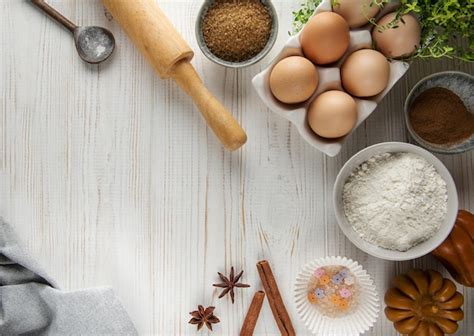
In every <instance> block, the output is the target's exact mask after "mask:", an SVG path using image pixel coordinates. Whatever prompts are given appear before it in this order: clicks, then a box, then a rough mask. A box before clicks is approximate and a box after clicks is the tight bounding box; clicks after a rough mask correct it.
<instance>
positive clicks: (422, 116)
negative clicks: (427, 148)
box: [409, 87, 474, 145]
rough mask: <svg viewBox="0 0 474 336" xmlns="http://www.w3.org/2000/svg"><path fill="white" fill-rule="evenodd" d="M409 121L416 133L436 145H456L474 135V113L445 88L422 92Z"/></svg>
mask: <svg viewBox="0 0 474 336" xmlns="http://www.w3.org/2000/svg"><path fill="white" fill-rule="evenodd" d="M409 118H410V123H411V126H412V128H413V130H414V131H415V132H416V134H418V135H419V136H420V137H421V138H422V139H424V140H426V141H427V142H430V143H433V144H443V145H447V144H449V145H454V144H457V143H461V142H463V141H464V140H466V139H468V138H469V137H471V136H472V135H473V134H474V114H472V113H470V111H468V110H467V108H466V106H465V105H464V103H463V102H462V100H461V98H459V97H458V96H457V95H456V94H455V93H453V92H452V91H450V90H448V89H445V88H441V87H434V88H431V89H428V90H426V91H424V92H422V93H421V94H420V95H419V96H418V97H417V98H416V99H415V101H414V102H413V104H412V106H411V108H410V111H409Z"/></svg>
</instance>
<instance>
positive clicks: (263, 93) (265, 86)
mask: <svg viewBox="0 0 474 336" xmlns="http://www.w3.org/2000/svg"><path fill="white" fill-rule="evenodd" d="M392 10H393V5H387V6H385V7H384V9H383V10H382V11H381V12H380V13H379V14H378V15H377V18H379V17H381V16H383V15H385V14H386V13H387V12H390V11H392ZM330 11H332V7H331V0H323V1H322V2H321V3H320V4H319V6H318V7H317V8H316V10H315V11H314V14H313V15H315V14H318V13H321V12H330ZM371 28H372V26H371V25H370V24H367V25H366V26H364V27H362V28H359V29H352V30H351V31H350V44H349V49H348V50H347V52H346V54H345V55H344V56H343V57H342V58H341V59H340V60H339V61H337V62H336V63H335V64H331V65H329V66H317V68H318V75H319V85H318V88H317V90H316V92H315V93H314V94H313V96H312V97H311V98H310V99H309V100H307V101H306V102H304V103H301V104H293V105H288V104H283V103H281V102H279V101H278V100H277V99H275V97H274V96H273V94H272V93H271V91H270V84H269V78H270V73H271V71H272V69H273V67H274V66H275V64H277V63H278V62H279V61H280V60H282V59H283V58H286V57H289V56H303V51H302V49H301V43H300V35H301V31H302V30H301V31H300V32H299V33H298V34H297V35H295V36H292V37H290V38H289V39H288V40H287V42H286V43H285V45H284V46H283V49H282V50H281V51H280V53H279V54H278V55H277V56H276V57H275V59H274V60H273V61H272V63H271V64H270V65H269V66H268V67H267V68H266V69H265V70H263V71H262V72H260V73H259V74H257V75H256V76H255V77H254V78H253V79H252V84H253V86H254V88H255V90H256V91H257V93H258V95H259V96H260V98H261V99H262V101H263V102H264V103H265V105H266V106H267V107H268V108H269V109H270V110H272V111H273V112H275V113H276V114H277V115H279V116H281V117H283V118H285V119H287V120H289V121H290V122H291V123H292V124H293V125H295V126H296V128H297V129H298V132H299V133H300V134H301V136H302V137H303V138H304V139H305V140H306V141H307V142H308V143H309V144H310V145H312V146H313V147H315V148H317V149H318V150H320V151H321V152H323V153H324V154H326V155H328V156H336V155H337V154H338V153H339V152H340V150H341V148H342V144H343V143H344V140H345V138H346V137H347V136H345V137H342V138H337V139H326V138H322V137H320V136H318V135H317V134H316V133H314V132H313V131H312V130H311V128H310V127H309V125H308V122H307V120H306V119H307V118H306V112H307V110H308V107H309V105H310V104H311V102H312V101H313V100H314V99H315V98H316V97H317V96H318V95H320V94H321V93H323V92H324V91H328V90H340V91H343V88H342V84H341V76H340V67H341V65H342V64H343V63H344V61H345V59H346V58H347V56H349V55H350V54H351V53H353V52H354V51H357V50H360V49H369V48H371V47H372V36H371V34H370V29H371ZM408 67H409V65H408V63H406V62H401V61H391V62H390V78H389V82H388V85H387V87H386V88H385V90H383V91H382V92H381V93H379V94H378V95H376V96H374V97H370V98H365V99H361V98H356V97H354V99H355V101H356V104H357V112H358V118H357V123H356V125H355V127H354V129H353V131H354V130H355V129H356V128H357V127H358V126H359V125H360V124H362V123H363V122H364V120H365V119H367V118H368V117H369V116H370V115H371V114H372V112H374V110H375V109H376V108H377V104H378V103H379V102H380V101H381V100H382V99H383V97H385V95H386V94H387V93H388V92H389V91H390V90H391V89H392V87H393V86H394V85H395V83H396V82H397V81H398V80H399V79H400V78H401V77H402V76H403V75H404V74H405V72H406V71H407V70H408Z"/></svg>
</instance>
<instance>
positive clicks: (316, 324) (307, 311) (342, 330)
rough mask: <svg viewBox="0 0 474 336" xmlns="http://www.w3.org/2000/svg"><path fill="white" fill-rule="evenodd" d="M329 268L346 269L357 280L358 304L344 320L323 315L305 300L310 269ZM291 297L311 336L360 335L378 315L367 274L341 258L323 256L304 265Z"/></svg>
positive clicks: (375, 292)
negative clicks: (338, 267) (334, 266)
mask: <svg viewBox="0 0 474 336" xmlns="http://www.w3.org/2000/svg"><path fill="white" fill-rule="evenodd" d="M332 265H340V266H345V267H347V268H348V269H349V270H350V271H351V272H352V274H353V275H354V277H355V278H356V279H357V284H358V299H357V300H358V304H357V306H356V307H355V309H354V311H352V312H350V313H348V315H345V316H344V317H328V316H325V315H323V314H322V313H321V312H320V311H319V310H318V308H317V307H316V306H315V305H313V304H311V303H310V302H309V301H308V299H307V294H308V283H309V281H310V279H311V276H312V275H313V272H314V270H316V269H317V268H318V267H321V266H332ZM294 294H295V296H294V299H295V304H296V309H297V311H298V315H299V317H300V318H301V320H302V321H303V322H304V324H305V325H306V327H307V328H308V329H309V330H310V331H311V332H312V333H313V334H314V335H324V336H331V335H334V336H350V335H360V334H362V333H364V332H365V331H367V330H369V329H370V328H371V327H372V326H373V325H374V323H375V321H377V317H378V314H379V299H378V296H377V290H376V288H375V285H374V283H373V281H372V280H371V279H370V276H369V274H367V272H366V271H365V270H363V269H362V266H360V265H359V264H358V263H357V262H355V261H353V260H350V259H347V258H345V257H325V258H321V259H317V260H315V261H312V262H310V263H308V264H306V265H305V266H304V267H303V269H302V270H301V272H300V273H299V274H298V276H297V277H296V282H295V292H294Z"/></svg>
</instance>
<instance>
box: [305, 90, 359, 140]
mask: <svg viewBox="0 0 474 336" xmlns="http://www.w3.org/2000/svg"><path fill="white" fill-rule="evenodd" d="M356 122H357V105H356V102H355V100H354V98H352V97H351V96H349V95H348V94H347V93H345V92H342V91H326V92H324V93H322V94H320V95H319V96H318V97H316V99H315V100H314V101H313V102H312V103H311V105H310V106H309V109H308V124H309V127H311V129H312V130H313V131H314V133H316V134H317V135H319V136H321V137H324V138H339V137H342V136H344V135H346V134H348V133H349V132H350V131H351V130H352V129H353V128H354V126H355V124H356Z"/></svg>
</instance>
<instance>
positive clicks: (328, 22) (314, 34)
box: [300, 12, 349, 64]
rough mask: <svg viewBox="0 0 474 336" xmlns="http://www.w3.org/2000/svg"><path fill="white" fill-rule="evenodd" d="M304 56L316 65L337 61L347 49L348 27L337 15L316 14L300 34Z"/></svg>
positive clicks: (327, 13)
mask: <svg viewBox="0 0 474 336" xmlns="http://www.w3.org/2000/svg"><path fill="white" fill-rule="evenodd" d="M300 39H301V47H302V48H303V53H304V55H305V56H306V57H307V58H308V59H309V60H311V61H312V62H313V63H316V64H329V63H333V62H336V61H337V60H339V59H340V58H341V57H342V55H344V53H345V52H346V50H347V48H348V47H349V25H348V24H347V22H346V20H344V18H343V17H342V16H340V15H339V14H336V13H333V12H323V13H319V14H316V15H315V16H313V18H312V19H311V20H310V21H309V22H308V23H307V24H306V26H305V27H304V29H303V32H302V33H301V38H300Z"/></svg>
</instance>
